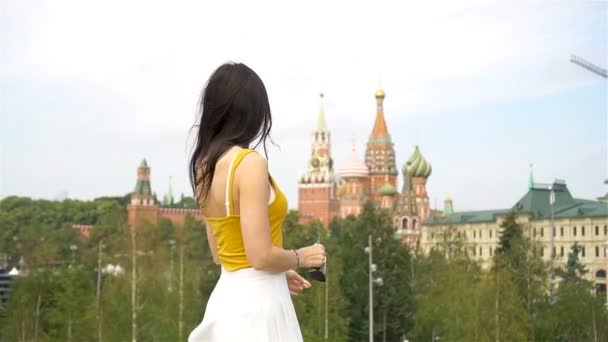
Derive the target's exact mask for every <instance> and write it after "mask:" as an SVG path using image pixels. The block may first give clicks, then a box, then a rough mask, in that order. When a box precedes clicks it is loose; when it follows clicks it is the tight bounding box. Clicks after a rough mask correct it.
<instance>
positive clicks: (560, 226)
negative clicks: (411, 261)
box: [420, 179, 608, 291]
mask: <svg viewBox="0 0 608 342" xmlns="http://www.w3.org/2000/svg"><path fill="white" fill-rule="evenodd" d="M551 191H553V193H554V197H553V201H552V196H551ZM551 203H553V205H551ZM511 211H514V212H515V213H517V215H518V222H520V223H521V224H523V225H524V227H526V229H525V230H524V233H525V234H526V235H527V236H528V237H529V238H530V239H532V240H535V241H538V242H540V245H541V246H540V250H539V251H538V253H539V255H540V256H541V257H542V258H543V259H544V260H547V261H549V260H551V257H552V256H554V261H555V262H556V264H558V265H565V263H566V261H567V258H568V253H569V252H570V247H571V246H572V245H573V244H574V243H575V242H577V243H578V244H579V245H580V246H581V247H582V250H581V255H580V258H581V261H582V263H584V264H585V266H586V267H587V269H588V271H589V272H588V274H587V278H588V279H589V280H592V281H594V282H595V284H596V287H597V289H598V290H599V291H605V290H606V270H607V267H608V264H607V262H608V259H607V256H606V254H607V250H606V242H607V240H608V203H606V202H602V201H595V200H585V199H577V198H574V197H572V195H571V194H570V191H569V190H568V187H567V186H566V183H565V182H564V181H555V182H554V183H553V184H536V183H534V182H533V181H532V179H531V182H530V185H529V189H528V192H527V193H526V194H525V195H524V196H523V197H522V198H521V199H520V200H519V201H517V202H516V203H515V204H514V205H513V207H511V208H506V209H497V210H484V211H466V212H454V211H453V208H452V202H451V200H449V201H446V206H445V210H444V212H445V214H444V215H442V216H435V217H431V218H430V219H429V220H427V221H426V222H425V223H424V225H423V229H422V237H421V241H420V246H421V249H422V251H423V252H425V253H428V252H430V250H431V249H433V248H435V247H438V246H440V245H441V244H442V243H443V236H444V233H445V232H447V231H451V232H452V234H453V235H454V234H457V235H458V236H460V237H461V239H462V241H464V244H465V246H466V248H467V249H468V251H469V256H471V257H472V258H473V259H474V260H477V261H479V262H481V265H482V267H484V268H488V267H489V266H490V265H491V262H492V257H493V256H494V254H496V249H497V248H498V241H499V239H500V234H501V228H500V224H501V223H502V222H503V219H504V217H505V216H506V215H507V214H508V213H509V212H511ZM552 217H553V220H552ZM552 222H553V223H552ZM552 241H553V244H552ZM552 245H553V247H552Z"/></svg>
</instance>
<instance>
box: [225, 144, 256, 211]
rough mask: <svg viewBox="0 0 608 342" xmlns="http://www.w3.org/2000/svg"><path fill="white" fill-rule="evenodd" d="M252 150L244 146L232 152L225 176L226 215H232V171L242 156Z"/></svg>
mask: <svg viewBox="0 0 608 342" xmlns="http://www.w3.org/2000/svg"><path fill="white" fill-rule="evenodd" d="M251 152H253V150H250V149H248V148H244V149H242V150H240V151H238V152H237V153H235V154H234V157H232V161H231V162H230V167H229V168H228V177H226V197H225V198H226V203H225V204H226V215H228V216H232V215H234V198H233V195H232V194H233V191H232V186H233V184H234V172H235V171H236V168H237V167H238V166H239V164H240V163H241V161H242V160H243V158H244V157H245V156H246V155H248V154H249V153H251Z"/></svg>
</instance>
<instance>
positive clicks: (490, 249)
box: [488, 247, 494, 256]
mask: <svg viewBox="0 0 608 342" xmlns="http://www.w3.org/2000/svg"><path fill="white" fill-rule="evenodd" d="M488 250H489V251H490V256H492V255H493V254H494V253H493V252H492V247H488Z"/></svg>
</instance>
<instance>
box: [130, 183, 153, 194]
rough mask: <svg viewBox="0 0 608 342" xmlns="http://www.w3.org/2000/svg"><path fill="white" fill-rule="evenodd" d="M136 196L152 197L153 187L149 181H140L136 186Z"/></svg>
mask: <svg viewBox="0 0 608 342" xmlns="http://www.w3.org/2000/svg"><path fill="white" fill-rule="evenodd" d="M133 193H134V194H135V195H139V196H152V187H151V186H150V181H149V180H138V181H137V184H135V191H134V192H133Z"/></svg>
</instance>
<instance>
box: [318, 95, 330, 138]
mask: <svg viewBox="0 0 608 342" xmlns="http://www.w3.org/2000/svg"><path fill="white" fill-rule="evenodd" d="M319 97H320V98H321V100H320V102H321V103H320V109H319V119H318V120H317V132H328V131H329V129H327V120H325V103H324V102H325V101H324V98H325V94H323V93H321V94H319Z"/></svg>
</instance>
